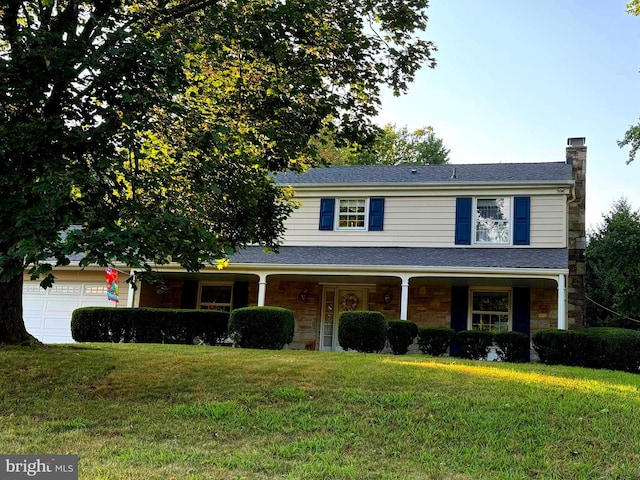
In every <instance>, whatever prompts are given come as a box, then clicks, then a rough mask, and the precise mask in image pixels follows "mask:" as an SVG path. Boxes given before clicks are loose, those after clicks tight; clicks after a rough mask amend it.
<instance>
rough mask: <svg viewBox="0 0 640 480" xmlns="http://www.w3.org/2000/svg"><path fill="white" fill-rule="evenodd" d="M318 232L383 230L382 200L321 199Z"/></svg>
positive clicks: (378, 198)
mask: <svg viewBox="0 0 640 480" xmlns="http://www.w3.org/2000/svg"><path fill="white" fill-rule="evenodd" d="M319 229H320V230H364V231H370V232H375V231H378V232H379V231H382V230H383V229H384V198H382V197H369V198H321V199H320V222H319Z"/></svg>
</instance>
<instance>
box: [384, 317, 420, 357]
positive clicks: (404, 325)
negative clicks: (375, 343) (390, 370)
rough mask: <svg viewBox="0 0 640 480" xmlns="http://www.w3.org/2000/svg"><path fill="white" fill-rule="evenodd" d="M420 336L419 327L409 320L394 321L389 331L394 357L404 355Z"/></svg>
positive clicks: (388, 337) (390, 323)
mask: <svg viewBox="0 0 640 480" xmlns="http://www.w3.org/2000/svg"><path fill="white" fill-rule="evenodd" d="M416 335H418V326H417V325H416V324H415V323H413V322H408V321H407V320H392V321H390V322H389V325H388V329H387V339H388V340H389V345H391V351H392V352H393V354H394V355H404V354H405V353H407V352H408V351H409V346H410V345H411V344H412V343H413V340H414V339H415V338H416Z"/></svg>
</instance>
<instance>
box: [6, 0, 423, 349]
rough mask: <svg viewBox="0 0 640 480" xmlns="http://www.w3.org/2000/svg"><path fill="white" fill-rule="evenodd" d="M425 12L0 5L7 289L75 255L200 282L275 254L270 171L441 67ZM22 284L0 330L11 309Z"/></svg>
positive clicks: (352, 131)
mask: <svg viewBox="0 0 640 480" xmlns="http://www.w3.org/2000/svg"><path fill="white" fill-rule="evenodd" d="M427 5H428V2H427V1H426V0H410V1H406V2H402V3H401V4H399V5H398V4H396V3H395V2H387V1H382V0H341V1H337V0H310V1H305V2H282V1H279V0H240V1H236V2H228V1H224V0H169V1H167V2H162V3H157V2H152V1H148V0H24V1H17V0H8V1H6V2H3V3H2V6H1V7H0V156H1V157H2V159H3V162H1V163H0V222H1V224H2V225H3V227H4V228H5V230H4V231H3V236H2V239H0V282H3V284H4V283H6V282H21V278H22V277H21V276H22V271H23V269H24V268H25V267H29V268H30V269H31V270H30V272H31V274H32V277H33V278H34V279H36V278H41V276H42V275H44V280H43V283H42V284H43V286H47V285H50V284H51V282H52V281H53V276H52V275H51V271H52V268H53V267H54V266H55V265H54V264H57V265H64V264H67V263H69V261H70V260H71V259H72V258H74V255H82V259H81V260H80V264H81V266H85V265H89V264H92V263H95V264H98V265H102V266H106V265H110V264H113V263H114V262H123V263H125V264H127V265H130V266H131V267H134V268H137V269H141V270H143V271H148V272H149V271H151V270H152V269H153V267H154V265H158V264H166V263H168V262H177V263H179V264H180V265H182V266H183V267H184V268H186V269H187V270H188V271H196V270H198V269H200V268H202V267H203V266H204V265H205V264H207V263H212V262H214V261H215V259H219V258H224V257H225V256H227V255H228V254H229V253H231V252H233V251H234V250H235V249H237V248H240V247H242V246H244V245H246V244H249V243H258V244H262V245H265V246H268V247H273V248H277V242H278V237H279V236H280V234H281V233H282V230H283V221H284V219H285V218H286V216H287V215H288V214H289V213H290V211H291V208H292V206H291V205H290V202H289V193H288V192H287V191H285V190H283V189H281V188H279V187H277V186H276V185H275V184H274V183H273V180H272V176H271V173H272V172H274V171H278V170H282V169H285V168H293V169H301V168H303V167H304V166H305V165H306V164H308V163H310V162H312V159H313V158H314V155H315V149H314V147H313V146H312V145H311V144H310V143H309V140H310V139H311V138H312V137H313V136H315V135H317V134H318V133H319V132H320V131H321V130H322V129H323V128H324V129H328V130H329V131H331V132H332V134H334V135H336V137H337V138H341V139H342V138H344V139H347V140H348V141H350V142H356V141H357V142H361V141H365V140H366V139H367V138H370V137H371V135H372V133H373V132H374V128H373V127H372V126H371V124H370V121H369V119H370V118H371V117H372V116H373V115H374V114H375V113H376V112H377V108H378V106H379V103H380V101H379V93H380V88H381V86H382V85H387V86H389V87H390V88H392V89H393V91H394V92H395V93H396V94H399V93H402V92H403V91H405V90H406V89H407V86H408V84H409V82H410V81H411V80H412V79H413V77H414V74H415V72H416V71H417V70H418V68H419V67H420V66H421V65H422V64H424V63H426V64H428V65H430V66H434V60H433V57H432V52H433V51H434V50H435V48H434V46H433V45H432V44H431V43H430V42H428V41H425V40H423V39H420V38H418V36H417V34H418V33H419V32H421V31H422V30H424V29H425V28H426V23H427V17H426V14H425V11H426V8H427ZM51 258H54V259H56V261H55V262H51V261H50V259H51ZM19 278H20V280H19ZM0 286H2V285H0ZM14 287H15V288H7V289H4V290H5V291H6V292H7V293H5V295H4V296H3V298H0V318H2V322H5V319H6V318H8V317H12V318H14V317H15V316H16V315H17V313H16V312H17V311H20V314H21V307H19V306H17V304H16V302H17V299H16V296H17V293H16V292H17V290H16V288H18V287H16V286H15V285H14ZM20 288H21V287H20ZM11 299H13V304H12V305H11V306H10V305H9V303H11ZM14 320H15V318H14ZM2 322H0V342H2V341H3V339H4V340H5V341H7V336H8V335H9V333H8V332H7V331H6V330H7V327H6V322H5V327H3V326H2Z"/></svg>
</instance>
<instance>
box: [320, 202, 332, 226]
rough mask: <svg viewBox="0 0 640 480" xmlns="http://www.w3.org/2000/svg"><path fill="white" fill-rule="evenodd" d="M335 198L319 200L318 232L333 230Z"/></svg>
mask: <svg viewBox="0 0 640 480" xmlns="http://www.w3.org/2000/svg"><path fill="white" fill-rule="evenodd" d="M335 206H336V199H335V198H321V199H320V230H333V218H334V211H335Z"/></svg>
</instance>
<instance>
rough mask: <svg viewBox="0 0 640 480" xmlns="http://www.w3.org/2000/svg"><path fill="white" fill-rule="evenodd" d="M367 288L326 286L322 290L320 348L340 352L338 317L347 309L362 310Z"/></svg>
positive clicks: (325, 350)
mask: <svg viewBox="0 0 640 480" xmlns="http://www.w3.org/2000/svg"><path fill="white" fill-rule="evenodd" d="M366 295H367V290H366V289H365V288H363V287H342V286H336V287H333V286H326V287H324V290H323V301H322V321H321V323H320V350H321V351H324V352H331V351H334V352H341V351H342V348H341V347H340V344H339V343H338V318H339V317H340V314H341V313H342V312H345V311H349V310H363V309H364V305H366V300H367V299H366Z"/></svg>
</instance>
